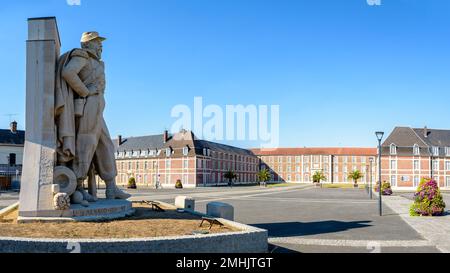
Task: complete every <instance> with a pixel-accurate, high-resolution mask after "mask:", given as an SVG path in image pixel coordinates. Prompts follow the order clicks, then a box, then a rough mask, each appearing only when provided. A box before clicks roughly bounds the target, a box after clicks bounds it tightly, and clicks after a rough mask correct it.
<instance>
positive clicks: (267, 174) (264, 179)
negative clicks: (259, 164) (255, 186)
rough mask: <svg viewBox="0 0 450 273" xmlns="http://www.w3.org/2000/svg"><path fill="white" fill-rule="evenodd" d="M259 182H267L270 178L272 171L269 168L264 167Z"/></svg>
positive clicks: (259, 175)
mask: <svg viewBox="0 0 450 273" xmlns="http://www.w3.org/2000/svg"><path fill="white" fill-rule="evenodd" d="M258 180H259V182H267V181H269V180H270V172H269V170H268V169H263V170H261V171H259V173H258Z"/></svg>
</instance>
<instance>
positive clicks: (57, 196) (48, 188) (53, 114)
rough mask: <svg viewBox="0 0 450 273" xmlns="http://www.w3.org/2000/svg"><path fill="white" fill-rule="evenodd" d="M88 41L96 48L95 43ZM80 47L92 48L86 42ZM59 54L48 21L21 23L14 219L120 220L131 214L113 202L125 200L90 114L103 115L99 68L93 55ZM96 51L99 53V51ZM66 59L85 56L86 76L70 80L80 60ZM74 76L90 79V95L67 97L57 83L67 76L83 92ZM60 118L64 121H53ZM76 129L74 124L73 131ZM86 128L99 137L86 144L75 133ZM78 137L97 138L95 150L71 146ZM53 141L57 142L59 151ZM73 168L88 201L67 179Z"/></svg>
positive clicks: (98, 120) (109, 150) (125, 204)
mask: <svg viewBox="0 0 450 273" xmlns="http://www.w3.org/2000/svg"><path fill="white" fill-rule="evenodd" d="M94 33H96V32H87V33H83V37H82V39H86V41H88V42H90V41H92V40H95V39H98V38H96V37H93V34H94ZM89 35H90V36H89ZM91 36H92V37H91ZM82 42H83V41H82ZM95 42H96V43H97V45H98V41H97V40H96V41H95ZM84 45H92V43H87V42H86V43H84ZM60 48H61V42H60V38H59V32H58V27H57V23H56V18H55V17H45V18H32V19H28V41H27V69H26V73H27V76H26V81H27V83H26V136H25V151H24V162H23V173H22V182H21V192H20V205H19V219H18V220H19V222H25V221H34V220H36V219H37V220H41V219H42V220H49V218H58V220H60V219H62V218H64V219H67V220H71V219H72V220H73V219H75V220H80V221H81V220H84V219H81V218H83V217H88V218H89V217H91V216H94V217H105V216H107V217H112V218H120V217H124V216H125V215H128V214H130V213H132V212H133V210H132V207H131V202H129V201H126V200H117V199H127V198H129V197H130V195H129V194H127V193H125V192H123V191H121V190H120V189H118V188H117V186H116V182H115V176H116V175H117V169H116V165H115V158H114V145H113V144H112V141H111V138H110V136H109V133H107V128H106V125H105V121H104V119H103V114H101V115H100V114H98V113H99V112H100V111H99V110H101V111H103V110H102V109H104V99H103V92H104V86H105V77H104V64H103V62H102V61H101V58H100V57H99V56H97V55H96V54H95V52H94V53H92V52H90V53H88V49H86V51H84V50H85V49H74V50H72V51H70V52H69V53H66V54H64V55H63V56H61V57H60ZM98 49H99V50H100V53H101V46H99V48H98ZM75 52H76V53H75ZM72 53H73V55H74V56H78V55H80V54H81V56H85V57H86V60H85V59H83V60H82V62H85V63H86V66H87V67H88V68H89V69H87V70H82V71H81V72H76V71H75V72H73V73H72V72H71V68H73V64H75V65H77V64H79V63H80V62H81V61H80V59H76V58H75V57H74V58H71V56H72ZM89 54H93V55H94V56H96V57H97V59H95V60H93V59H90V58H91V57H90V56H91V55H89ZM74 59H75V61H74V63H72V60H74ZM62 60H64V62H62ZM88 60H89V61H88ZM66 61H67V63H66ZM71 64H72V66H71ZM92 64H95V65H97V66H96V67H94V66H93V65H92ZM65 72H67V73H65ZM69 72H70V73H69ZM79 74H82V75H83V77H85V78H86V79H87V80H91V82H89V84H90V85H89V88H90V89H89V93H87V94H85V96H82V97H81V95H80V97H77V98H75V97H74V96H73V93H74V92H73V91H72V89H71V88H70V84H69V83H68V82H64V83H62V78H64V79H65V78H66V76H67V75H70V77H71V78H70V79H72V80H73V79H75V80H76V79H78V81H79V82H81V83H80V84H79V85H77V86H80V85H82V86H83V87H84V88H85V89H87V88H88V86H87V84H88V82H85V81H82V80H81V78H79ZM61 75H66V76H61ZM67 77H68V76H67ZM87 80H86V81H87ZM77 83H78V82H77ZM91 89H92V91H91ZM79 101H81V102H82V108H80V107H78V108H79V109H82V110H81V111H77V110H76V109H77V107H76V106H77V105H76V104H77V102H79ZM62 105H63V106H62ZM63 107H64V109H63V110H61V109H62V108H63ZM62 113H64V117H65V119H62V118H61V116H62V115H63V114H62ZM92 113H95V114H94V115H92ZM88 118H91V119H88ZM83 121H84V123H83ZM76 122H79V125H78V127H77V126H76V125H75V124H77V123H76ZM87 122H92V123H94V124H101V125H102V127H101V128H100V129H101V130H100V131H101V132H102V134H101V135H93V136H92V137H91V135H89V134H88V133H89V132H85V131H86V130H85V131H82V130H81V128H83V129H85V127H86V126H84V125H85V123H87ZM83 126H84V127H83ZM77 128H78V129H77ZM95 132H97V131H95ZM86 136H88V139H89V140H91V139H93V138H95V137H98V138H100V140H99V144H98V145H97V146H95V145H90V146H89V144H94V142H95V140H94V141H91V142H92V143H91V142H89V141H84V142H83V141H78V140H85V138H86ZM61 138H63V140H64V141H65V142H64V143H63V144H61ZM66 140H67V141H66ZM75 142H76V144H75ZM67 143H69V144H73V145H71V146H70V147H71V148H72V149H71V150H70V153H69V154H67V153H65V152H66V150H65V148H66V146H65V144H67ZM58 144H59V145H58ZM100 144H102V145H103V146H100ZM75 147H76V148H77V149H75ZM61 150H63V154H64V155H65V156H66V157H65V159H67V160H65V161H62V160H61ZM75 150H76V152H75ZM87 152H90V153H91V154H90V155H91V156H92V157H94V153H95V158H96V159H97V160H94V159H93V158H90V159H89V158H88V157H89V156H86V158H84V157H82V156H83V155H86V154H87ZM89 160H90V162H89ZM94 161H95V162H94ZM80 162H81V163H80ZM104 162H107V164H106V163H104ZM75 163H76V164H78V165H76V166H79V165H81V166H83V167H85V169H86V172H88V174H87V178H88V179H87V180H88V183H89V185H90V187H89V194H88V193H87V192H86V191H85V190H84V187H83V182H84V181H85V180H86V177H85V176H83V175H84V174H82V175H80V174H79V173H80V172H75V167H74V165H75ZM85 165H86V166H85ZM108 168H109V169H108ZM78 169H81V168H78ZM78 169H77V170H78ZM105 170H106V171H105ZM108 171H109V172H108ZM97 173H98V174H99V175H100V176H101V177H102V179H104V180H105V183H106V199H102V200H99V199H98V198H97V197H96V187H95V175H96V174H97ZM105 177H108V178H105ZM90 203H95V204H90ZM87 207H89V208H87Z"/></svg>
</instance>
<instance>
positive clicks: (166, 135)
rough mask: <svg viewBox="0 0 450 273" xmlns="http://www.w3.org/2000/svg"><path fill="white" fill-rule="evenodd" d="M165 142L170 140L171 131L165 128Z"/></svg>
mask: <svg viewBox="0 0 450 273" xmlns="http://www.w3.org/2000/svg"><path fill="white" fill-rule="evenodd" d="M163 140H164V143H166V142H167V141H168V140H169V131H167V130H165V131H164V135H163Z"/></svg>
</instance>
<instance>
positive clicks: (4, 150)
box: [0, 145, 23, 165]
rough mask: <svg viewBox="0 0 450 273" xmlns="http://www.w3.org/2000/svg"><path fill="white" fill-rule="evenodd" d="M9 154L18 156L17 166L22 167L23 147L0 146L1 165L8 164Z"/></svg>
mask: <svg viewBox="0 0 450 273" xmlns="http://www.w3.org/2000/svg"><path fill="white" fill-rule="evenodd" d="M9 154H16V163H17V165H22V161H23V146H12V145H0V165H3V164H8V156H9Z"/></svg>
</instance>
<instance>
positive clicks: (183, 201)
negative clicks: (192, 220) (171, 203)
mask: <svg viewBox="0 0 450 273" xmlns="http://www.w3.org/2000/svg"><path fill="white" fill-rule="evenodd" d="M175 207H177V208H179V209H184V210H192V211H194V210H195V199H194V198H192V197H188V196H177V197H176V198H175Z"/></svg>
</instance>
